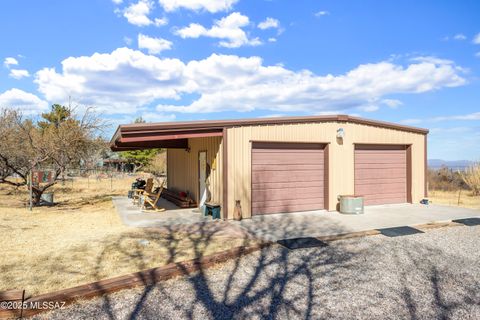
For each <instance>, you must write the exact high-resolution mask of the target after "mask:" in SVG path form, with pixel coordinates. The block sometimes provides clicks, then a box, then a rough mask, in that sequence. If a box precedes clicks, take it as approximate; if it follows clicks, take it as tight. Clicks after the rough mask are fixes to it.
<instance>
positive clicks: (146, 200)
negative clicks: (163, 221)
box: [142, 180, 165, 212]
mask: <svg viewBox="0 0 480 320" xmlns="http://www.w3.org/2000/svg"><path fill="white" fill-rule="evenodd" d="M164 184H165V180H163V181H162V183H161V184H160V187H158V191H157V192H156V193H152V192H144V193H143V208H142V209H143V210H147V207H151V208H152V209H153V210H155V211H157V212H161V211H165V208H162V207H159V206H158V201H159V200H160V197H161V196H162V191H163V185H164Z"/></svg>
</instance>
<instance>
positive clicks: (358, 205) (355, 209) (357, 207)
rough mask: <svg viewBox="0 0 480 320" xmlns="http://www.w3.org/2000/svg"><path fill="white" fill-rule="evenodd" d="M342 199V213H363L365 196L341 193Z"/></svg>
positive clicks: (340, 197) (340, 198) (339, 198)
mask: <svg viewBox="0 0 480 320" xmlns="http://www.w3.org/2000/svg"><path fill="white" fill-rule="evenodd" d="M338 200H339V201H340V213H347V214H362V213H363V197H360V196H351V195H341V196H339V197H338Z"/></svg>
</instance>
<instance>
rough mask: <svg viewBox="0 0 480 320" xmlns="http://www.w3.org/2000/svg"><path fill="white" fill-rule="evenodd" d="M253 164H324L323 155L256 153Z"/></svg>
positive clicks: (253, 156) (253, 155)
mask: <svg viewBox="0 0 480 320" xmlns="http://www.w3.org/2000/svg"><path fill="white" fill-rule="evenodd" d="M252 162H253V163H255V164H323V153H322V154H302V153H297V154H282V153H256V154H252Z"/></svg>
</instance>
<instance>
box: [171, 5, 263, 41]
mask: <svg viewBox="0 0 480 320" xmlns="http://www.w3.org/2000/svg"><path fill="white" fill-rule="evenodd" d="M249 24H250V20H249V18H248V17H247V16H244V15H242V14H241V13H239V12H233V13H232V14H230V15H228V16H226V17H224V18H222V19H220V20H217V21H215V24H214V25H213V26H212V27H211V28H210V29H206V28H205V27H204V26H202V25H200V24H198V23H191V24H190V25H189V26H188V27H185V28H181V29H179V30H177V31H175V34H177V35H178V36H180V37H182V38H184V39H185V38H199V37H202V36H203V37H210V38H217V39H224V41H220V42H219V45H220V46H222V47H226V48H238V47H241V46H244V45H250V46H256V45H260V44H261V41H260V40H259V39H258V38H254V39H249V38H248V36H247V34H246V33H245V31H244V30H243V29H242V27H246V26H248V25H249Z"/></svg>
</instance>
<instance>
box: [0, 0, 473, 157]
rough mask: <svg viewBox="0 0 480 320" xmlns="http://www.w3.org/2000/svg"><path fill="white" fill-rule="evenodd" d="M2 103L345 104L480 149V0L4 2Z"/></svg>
mask: <svg viewBox="0 0 480 320" xmlns="http://www.w3.org/2000/svg"><path fill="white" fill-rule="evenodd" d="M0 40H1V43H2V45H1V46H0V59H1V63H2V64H1V66H0V80H1V81H0V106H10V107H16V108H19V109H21V110H23V112H24V113H25V114H27V115H29V116H35V115H38V114H39V113H41V112H43V111H45V110H47V109H48V108H49V105H50V104H52V103H67V102H68V100H69V97H70V98H71V100H72V101H73V104H74V105H79V106H93V107H95V108H96V109H97V111H98V112H100V113H101V114H102V116H103V117H105V118H107V119H109V120H110V121H111V123H112V128H111V130H110V131H109V132H108V133H107V134H110V133H111V132H112V131H113V130H114V127H115V126H116V125H118V124H119V123H128V122H131V121H132V120H133V119H134V118H135V117H138V116H143V117H144V118H145V119H146V120H147V121H152V122H156V121H175V120H195V119H223V118H249V117H267V116H282V115H285V116H291V115H315V114H328V113H344V114H352V115H358V116H361V117H366V118H372V119H379V120H385V121H392V122H399V123H403V124H407V125H413V126H419V127H425V128H429V129H430V130H431V134H430V135H429V158H441V159H446V160H456V159H469V160H480V146H479V144H480V103H479V101H480V78H479V74H480V2H478V1H395V2H393V1H380V0H378V1H326V0H325V1H323V0H321V1H287V0H270V1H263V0H255V1H253V0H252V1H248V0H209V1H208V0H204V1H201V0H140V1H139V0H133V1H129V0H123V1H122V0H114V1H112V0H90V1H85V0H84V1H75V0H69V1H61V0H49V1H38V0H28V1H27V0H4V1H2V10H1V13H0Z"/></svg>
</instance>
